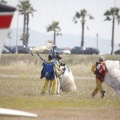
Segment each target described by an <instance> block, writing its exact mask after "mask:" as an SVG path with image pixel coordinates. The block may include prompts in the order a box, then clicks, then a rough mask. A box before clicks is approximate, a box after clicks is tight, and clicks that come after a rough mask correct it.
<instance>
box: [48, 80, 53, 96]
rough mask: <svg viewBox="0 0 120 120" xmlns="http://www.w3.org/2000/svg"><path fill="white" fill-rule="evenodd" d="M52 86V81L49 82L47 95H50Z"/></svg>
mask: <svg viewBox="0 0 120 120" xmlns="http://www.w3.org/2000/svg"><path fill="white" fill-rule="evenodd" d="M52 86H53V82H52V80H50V84H49V90H48V92H49V94H51V90H52Z"/></svg>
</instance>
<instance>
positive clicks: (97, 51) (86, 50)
mask: <svg viewBox="0 0 120 120" xmlns="http://www.w3.org/2000/svg"><path fill="white" fill-rule="evenodd" d="M99 53H100V52H99V50H98V49H96V48H92V47H88V48H86V49H85V50H84V54H97V55H98V54H99Z"/></svg>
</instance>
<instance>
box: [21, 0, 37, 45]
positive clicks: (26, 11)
mask: <svg viewBox="0 0 120 120" xmlns="http://www.w3.org/2000/svg"><path fill="white" fill-rule="evenodd" d="M35 11H36V10H34V9H33V7H32V6H31V4H30V3H29V1H28V0H26V1H21V2H20V5H19V12H20V15H23V16H24V20H23V35H22V36H21V40H22V42H23V45H24V46H26V47H27V46H28V41H29V36H30V34H29V15H30V14H31V15H32V16H33V12H35Z"/></svg>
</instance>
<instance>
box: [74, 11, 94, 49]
mask: <svg viewBox="0 0 120 120" xmlns="http://www.w3.org/2000/svg"><path fill="white" fill-rule="evenodd" d="M86 17H89V19H90V20H91V19H94V18H93V16H91V15H90V14H88V13H87V10H85V9H82V10H81V11H80V12H76V14H75V16H74V17H73V21H74V23H75V24H76V23H77V22H78V20H79V19H80V22H81V24H82V38H81V47H84V27H85V22H86Z"/></svg>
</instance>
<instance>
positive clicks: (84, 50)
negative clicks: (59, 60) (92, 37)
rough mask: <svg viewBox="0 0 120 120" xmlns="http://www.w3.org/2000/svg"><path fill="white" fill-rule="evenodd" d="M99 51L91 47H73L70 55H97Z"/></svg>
mask: <svg viewBox="0 0 120 120" xmlns="http://www.w3.org/2000/svg"><path fill="white" fill-rule="evenodd" d="M99 53H100V52H99V50H98V49H96V48H92V47H86V48H85V47H74V48H73V49H72V50H71V54H99Z"/></svg>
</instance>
